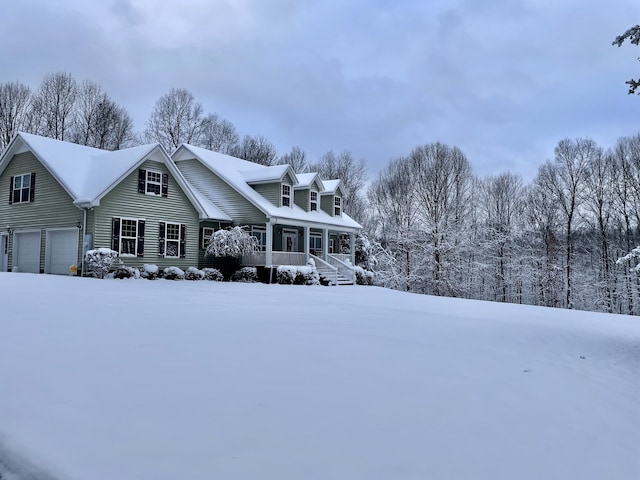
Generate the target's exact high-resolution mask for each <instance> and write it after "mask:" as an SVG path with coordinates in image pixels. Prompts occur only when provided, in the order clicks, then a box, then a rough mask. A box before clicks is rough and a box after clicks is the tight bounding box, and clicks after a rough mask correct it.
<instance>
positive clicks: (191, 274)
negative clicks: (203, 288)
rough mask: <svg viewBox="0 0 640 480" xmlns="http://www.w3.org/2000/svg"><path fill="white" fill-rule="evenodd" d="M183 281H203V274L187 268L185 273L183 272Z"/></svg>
mask: <svg viewBox="0 0 640 480" xmlns="http://www.w3.org/2000/svg"><path fill="white" fill-rule="evenodd" d="M184 279H185V280H204V272H203V271H202V270H199V269H197V268H196V267H189V268H187V271H186V272H184Z"/></svg>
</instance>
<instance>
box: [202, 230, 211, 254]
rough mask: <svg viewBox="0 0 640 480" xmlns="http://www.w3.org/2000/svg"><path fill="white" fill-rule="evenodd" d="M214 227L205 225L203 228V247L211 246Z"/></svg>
mask: <svg viewBox="0 0 640 480" xmlns="http://www.w3.org/2000/svg"><path fill="white" fill-rule="evenodd" d="M213 232H214V230H213V228H209V227H203V228H202V245H201V247H202V248H204V249H206V248H207V247H208V246H209V242H210V241H211V237H213Z"/></svg>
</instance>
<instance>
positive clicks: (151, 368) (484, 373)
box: [0, 273, 640, 480]
mask: <svg viewBox="0 0 640 480" xmlns="http://www.w3.org/2000/svg"><path fill="white" fill-rule="evenodd" d="M0 299H1V302H0V308H1V313H0V319H1V320H0V475H1V476H3V480H4V479H5V478H7V479H12V478H20V479H23V478H25V479H26V478H37V475H36V476H33V475H32V477H28V472H29V471H31V472H36V473H37V472H38V471H46V472H50V473H51V474H52V475H53V476H54V477H55V478H58V479H60V480H87V479H91V480H115V479H117V480H164V479H167V480H177V479H184V480H212V479H221V480H222V479H224V480H236V479H243V480H244V479H246V480H285V479H291V480H300V479H305V480H306V479H314V480H342V479H344V480H358V479H362V480H365V479H366V480H375V479H385V480H407V479H411V480H413V479H415V480H425V479H430V480H431V479H492V480H495V479H505V480H507V479H508V480H512V479H531V480H541V479H545V480H551V479H558V480H560V479H562V480H566V479H580V480H589V479H594V480H595V479H597V480H601V479H616V480H625V479H629V480H637V479H639V478H640V319H639V318H635V317H623V316H615V315H604V314H595V313H587V312H576V311H563V310H552V309H545V308H539V307H528V306H517V305H501V304H492V303H484V302H477V301H468V300H456V299H447V298H435V297H428V296H420V295H412V294H406V293H401V292H396V291H391V290H385V289H380V288H374V287H333V288H329V287H305V286H283V285H262V284H230V283H214V282H186V281H182V282H171V281H166V280H158V281H146V280H121V281H119V280H95V279H81V278H69V277H56V276H50V275H30V274H15V273H14V274H11V273H0ZM3 462H4V463H3ZM2 465H4V466H2ZM7 465H11V467H10V468H11V469H13V470H14V472H15V471H19V472H21V476H18V477H12V475H11V474H10V472H9V470H8V468H7ZM2 469H4V473H2V472H3V470H2Z"/></svg>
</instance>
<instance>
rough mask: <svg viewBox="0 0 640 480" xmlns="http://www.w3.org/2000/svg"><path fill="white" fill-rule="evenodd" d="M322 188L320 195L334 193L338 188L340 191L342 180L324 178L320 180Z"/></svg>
mask: <svg viewBox="0 0 640 480" xmlns="http://www.w3.org/2000/svg"><path fill="white" fill-rule="evenodd" d="M322 184H323V185H324V190H322V192H320V195H335V193H336V192H337V191H338V190H340V192H342V182H341V181H340V180H324V181H323V182H322Z"/></svg>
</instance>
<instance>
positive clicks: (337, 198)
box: [333, 195, 342, 217]
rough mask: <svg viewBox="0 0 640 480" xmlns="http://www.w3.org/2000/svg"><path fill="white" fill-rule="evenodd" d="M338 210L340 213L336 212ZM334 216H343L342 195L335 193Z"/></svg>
mask: <svg viewBox="0 0 640 480" xmlns="http://www.w3.org/2000/svg"><path fill="white" fill-rule="evenodd" d="M336 211H337V212H338V213H336ZM333 216H334V217H341V216H342V197H340V196H338V195H335V196H334V197H333Z"/></svg>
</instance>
